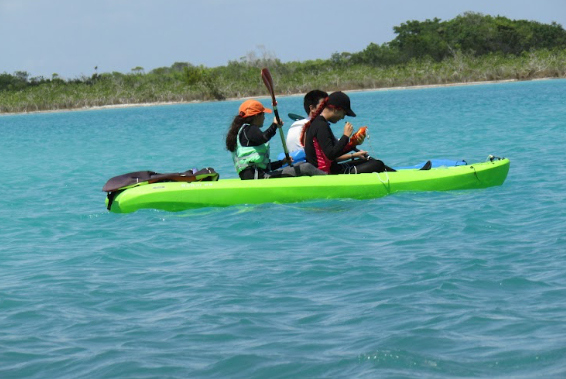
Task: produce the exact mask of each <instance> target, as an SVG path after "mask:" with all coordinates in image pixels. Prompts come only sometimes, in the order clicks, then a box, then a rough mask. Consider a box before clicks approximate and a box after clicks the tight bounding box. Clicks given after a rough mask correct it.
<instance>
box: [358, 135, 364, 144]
mask: <svg viewBox="0 0 566 379" xmlns="http://www.w3.org/2000/svg"><path fill="white" fill-rule="evenodd" d="M365 140H366V136H364V135H359V136H358V139H357V141H356V145H361V144H362V143H364V141H365Z"/></svg>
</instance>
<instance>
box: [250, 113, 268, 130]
mask: <svg viewBox="0 0 566 379" xmlns="http://www.w3.org/2000/svg"><path fill="white" fill-rule="evenodd" d="M264 121H265V113H263V112H262V113H258V114H257V115H256V116H255V117H254V120H253V122H252V125H255V126H259V127H261V126H263V123H264Z"/></svg>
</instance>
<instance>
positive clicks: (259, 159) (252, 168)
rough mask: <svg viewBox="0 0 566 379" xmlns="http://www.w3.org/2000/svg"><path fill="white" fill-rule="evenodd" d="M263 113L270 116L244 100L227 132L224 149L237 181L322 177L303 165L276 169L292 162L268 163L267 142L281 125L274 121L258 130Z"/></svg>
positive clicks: (307, 165)
mask: <svg viewBox="0 0 566 379" xmlns="http://www.w3.org/2000/svg"><path fill="white" fill-rule="evenodd" d="M265 113H272V110H271V109H269V108H265V107H264V106H263V105H262V104H261V103H260V102H259V101H257V100H246V101H244V102H243V103H242V104H241V105H240V108H239V113H238V114H237V115H236V116H235V117H234V120H233V121H232V124H231V125H230V128H229V129H228V133H227V135H226V149H227V150H228V151H230V152H232V160H233V161H234V167H235V168H236V172H237V173H238V175H239V176H240V179H242V180H248V179H271V178H281V177H291V176H303V175H307V176H312V175H324V174H325V173H324V172H323V171H320V170H318V169H317V168H316V167H314V166H312V165H310V164H307V163H303V164H301V165H297V166H294V167H285V168H284V169H283V170H278V169H279V168H281V167H282V166H283V165H284V164H287V163H292V161H293V159H292V158H290V161H287V159H286V158H285V159H283V160H280V161H276V162H271V161H270V159H269V140H270V139H271V138H272V137H273V136H274V135H275V134H276V133H277V128H278V127H279V128H280V127H282V126H283V122H281V124H277V119H276V118H274V120H273V123H272V124H271V125H270V126H269V128H267V129H266V130H265V131H262V130H261V129H260V128H261V127H262V126H263V123H264V121H265Z"/></svg>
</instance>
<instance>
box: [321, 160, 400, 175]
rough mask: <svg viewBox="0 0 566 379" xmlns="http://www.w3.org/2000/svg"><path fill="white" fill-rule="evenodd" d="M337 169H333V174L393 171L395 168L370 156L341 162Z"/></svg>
mask: <svg viewBox="0 0 566 379" xmlns="http://www.w3.org/2000/svg"><path fill="white" fill-rule="evenodd" d="M337 166H339V168H338V169H335V170H334V171H333V172H332V173H333V174H365V173H371V172H384V171H388V172H393V171H395V169H393V168H391V167H389V166H387V165H385V163H383V161H380V160H379V159H373V158H370V159H368V160H367V161H365V160H361V159H358V160H355V161H353V162H346V163H341V164H339V165H337Z"/></svg>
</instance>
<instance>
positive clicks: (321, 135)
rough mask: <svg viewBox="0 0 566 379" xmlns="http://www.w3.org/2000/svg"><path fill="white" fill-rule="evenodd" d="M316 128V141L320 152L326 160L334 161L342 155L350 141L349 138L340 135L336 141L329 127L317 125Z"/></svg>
mask: <svg viewBox="0 0 566 379" xmlns="http://www.w3.org/2000/svg"><path fill="white" fill-rule="evenodd" d="M317 127H318V128H317V131H316V139H317V141H318V144H319V146H320V148H321V149H322V152H323V153H324V155H326V157H327V158H328V159H330V160H332V161H336V160H337V159H338V158H339V157H340V156H342V155H343V150H344V147H346V145H347V144H348V141H349V140H350V139H349V137H348V136H346V135H342V137H341V138H340V139H339V140H338V141H336V137H334V134H333V133H332V131H331V130H330V126H328V125H327V124H319V125H317Z"/></svg>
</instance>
